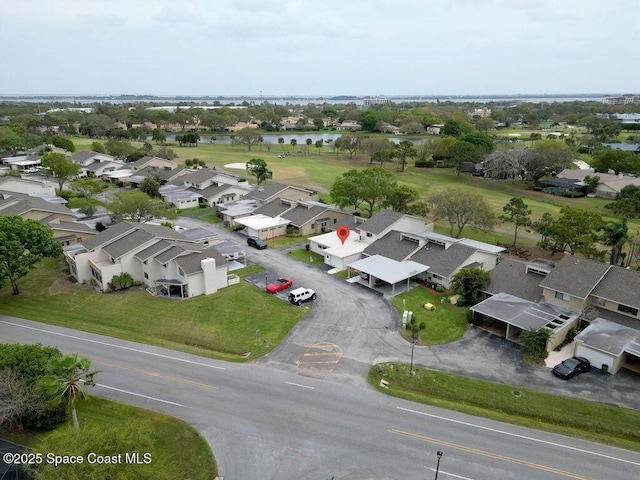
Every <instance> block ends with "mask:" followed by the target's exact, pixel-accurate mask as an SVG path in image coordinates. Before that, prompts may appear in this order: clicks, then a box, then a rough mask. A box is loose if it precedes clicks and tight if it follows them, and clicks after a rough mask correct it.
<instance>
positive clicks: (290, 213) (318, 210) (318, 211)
mask: <svg viewBox="0 0 640 480" xmlns="http://www.w3.org/2000/svg"><path fill="white" fill-rule="evenodd" d="M326 211H327V206H326V205H325V206H323V207H322V206H319V205H313V206H311V207H307V206H305V205H296V206H295V207H294V208H292V209H291V210H287V211H286V212H285V213H283V214H282V218H285V219H287V220H290V221H291V225H294V226H296V227H302V226H303V225H305V224H307V223H308V222H310V221H311V220H313V219H314V218H316V217H317V216H318V215H322V214H324V212H326Z"/></svg>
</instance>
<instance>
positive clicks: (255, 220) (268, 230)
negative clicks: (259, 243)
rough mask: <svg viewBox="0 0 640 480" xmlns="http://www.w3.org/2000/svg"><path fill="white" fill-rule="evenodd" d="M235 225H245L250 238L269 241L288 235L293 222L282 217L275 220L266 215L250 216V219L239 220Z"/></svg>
mask: <svg viewBox="0 0 640 480" xmlns="http://www.w3.org/2000/svg"><path fill="white" fill-rule="evenodd" d="M235 223H236V224H237V225H244V226H245V227H246V233H247V235H248V236H252V237H259V238H261V239H262V240H268V239H270V238H275V237H281V236H283V235H286V233H287V225H289V223H291V222H290V220H286V219H284V218H282V217H275V218H273V217H268V216H266V215H250V216H248V217H242V218H237V219H236V220H235Z"/></svg>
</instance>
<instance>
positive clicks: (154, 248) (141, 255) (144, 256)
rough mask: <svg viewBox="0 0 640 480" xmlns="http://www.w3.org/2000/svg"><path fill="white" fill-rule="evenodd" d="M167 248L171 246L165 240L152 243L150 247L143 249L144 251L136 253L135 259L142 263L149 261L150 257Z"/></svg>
mask: <svg viewBox="0 0 640 480" xmlns="http://www.w3.org/2000/svg"><path fill="white" fill-rule="evenodd" d="M169 247H171V244H170V243H169V242H167V241H166V240H160V241H159V242H156V243H154V244H153V245H151V246H150V247H148V248H145V249H144V250H141V251H140V252H138V253H136V255H135V257H136V258H137V259H138V260H140V261H142V262H144V261H146V260H148V259H150V258H151V257H153V256H154V255H156V254H158V253H160V252H163V251H164V250H166V249H168V248H169Z"/></svg>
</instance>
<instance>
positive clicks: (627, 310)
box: [618, 305, 638, 317]
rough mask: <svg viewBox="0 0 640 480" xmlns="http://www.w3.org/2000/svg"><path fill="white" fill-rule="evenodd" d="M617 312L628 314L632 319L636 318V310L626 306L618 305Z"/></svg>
mask: <svg viewBox="0 0 640 480" xmlns="http://www.w3.org/2000/svg"><path fill="white" fill-rule="evenodd" d="M618 311H619V312H622V313H628V314H629V315H633V316H634V317H637V316H638V309H637V308H633V307H628V306H627V305H618Z"/></svg>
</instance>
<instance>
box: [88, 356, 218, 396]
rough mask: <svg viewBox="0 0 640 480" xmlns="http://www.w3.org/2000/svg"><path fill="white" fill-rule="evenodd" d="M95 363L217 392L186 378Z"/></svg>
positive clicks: (108, 363) (112, 364) (120, 365)
mask: <svg viewBox="0 0 640 480" xmlns="http://www.w3.org/2000/svg"><path fill="white" fill-rule="evenodd" d="M95 362H96V363H104V364H105V365H109V366H111V367H115V368H119V369H121V370H129V371H131V372H136V373H140V374H143V375H148V376H150V377H162V378H167V379H169V380H173V381H175V382H179V383H186V384H188V385H194V386H196V387H202V388H206V389H209V390H219V387H214V386H213V385H208V384H206V383H200V382H196V381H193V380H188V379H186V378H182V377H175V376H173V375H167V374H165V373H160V372H153V371H151V370H145V369H142V368H137V367H131V366H129V365H122V364H118V363H113V362H106V361H97V360H96V361H95Z"/></svg>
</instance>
